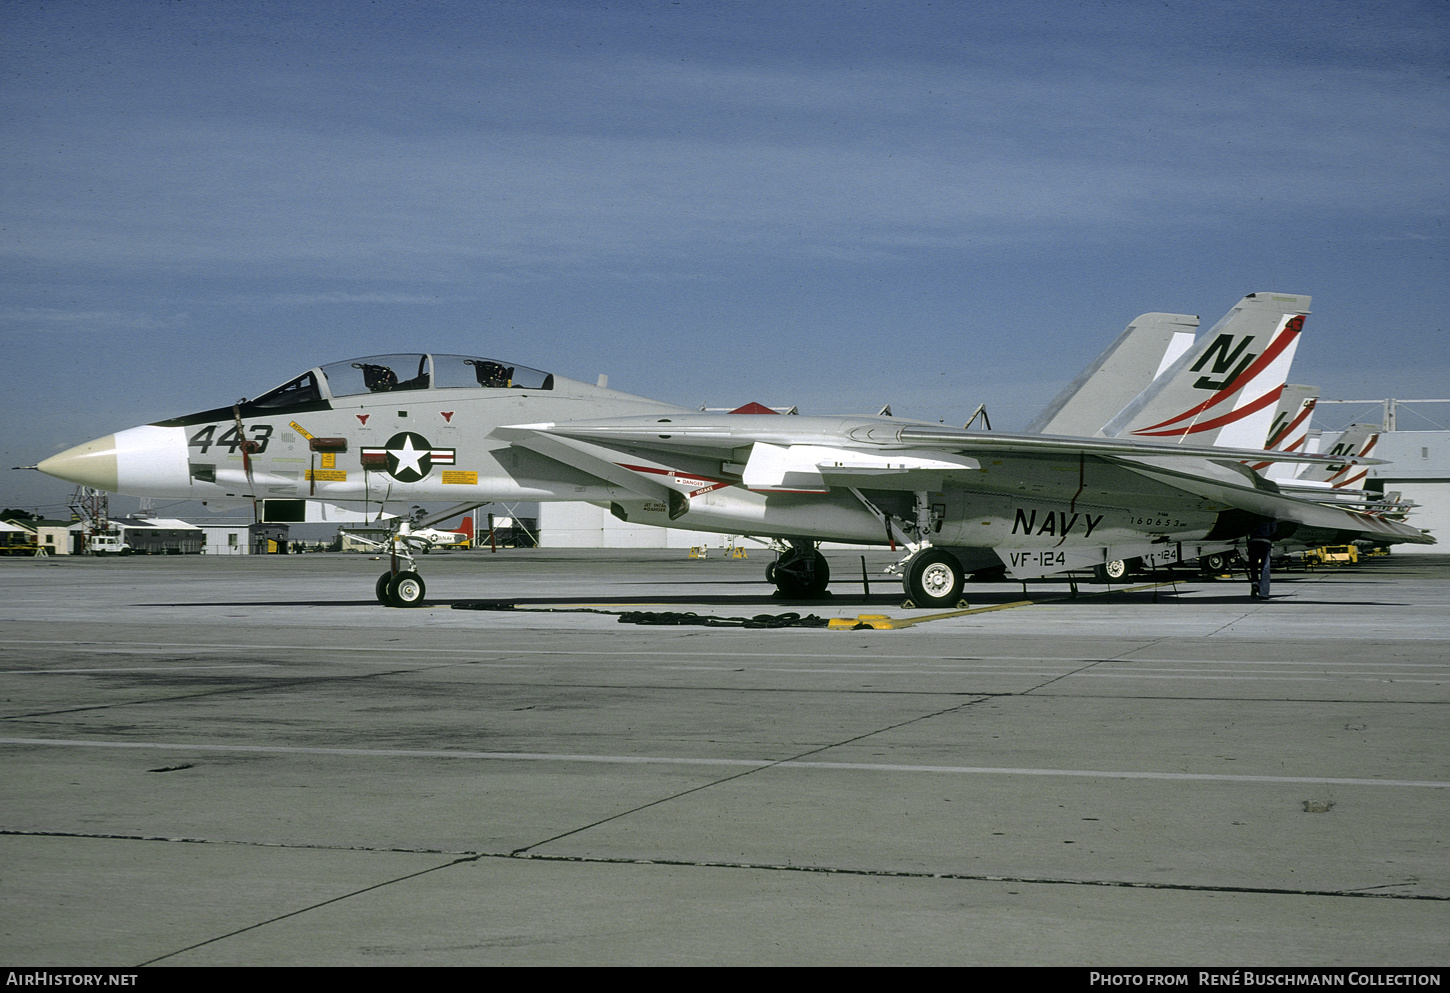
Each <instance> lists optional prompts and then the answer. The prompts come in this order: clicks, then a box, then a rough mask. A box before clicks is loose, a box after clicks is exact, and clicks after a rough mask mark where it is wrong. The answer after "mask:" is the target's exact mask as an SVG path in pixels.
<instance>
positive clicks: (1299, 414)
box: [1250, 386, 1319, 480]
mask: <svg viewBox="0 0 1450 993" xmlns="http://www.w3.org/2000/svg"><path fill="white" fill-rule="evenodd" d="M1318 401H1319V387H1317V386H1285V387H1284V392H1283V394H1282V395H1281V396H1280V397H1279V405H1278V407H1276V408H1275V409H1274V419H1273V421H1272V422H1271V423H1270V424H1269V436H1268V437H1267V438H1266V439H1264V447H1265V448H1267V449H1269V450H1271V451H1275V452H1303V451H1306V450H1307V449H1306V447H1305V446H1306V445H1307V444H1308V443H1309V421H1310V420H1311V419H1312V417H1313V414H1314V405H1315V404H1316V403H1317V402H1318ZM1250 468H1252V469H1253V470H1254V471H1256V472H1262V473H1264V475H1266V476H1268V477H1269V478H1270V479H1274V480H1281V479H1282V480H1287V479H1292V478H1293V476H1294V473H1295V471H1297V470H1298V469H1299V468H1300V467H1299V466H1297V465H1295V464H1294V463H1292V462H1255V463H1253V464H1252V465H1251V466H1250Z"/></svg>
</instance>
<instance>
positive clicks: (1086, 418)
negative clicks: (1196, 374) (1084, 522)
mask: <svg viewBox="0 0 1450 993" xmlns="http://www.w3.org/2000/svg"><path fill="white" fill-rule="evenodd" d="M1197 329H1198V318H1197V317H1195V316H1193V315H1192V314H1143V315H1141V316H1139V317H1138V318H1136V319H1135V320H1134V321H1133V323H1131V324H1129V325H1128V327H1127V329H1126V330H1124V331H1123V333H1122V334H1120V335H1118V337H1117V338H1116V339H1115V340H1114V341H1113V343H1112V344H1111V345H1109V346H1108V347H1107V348H1106V349H1105V350H1104V351H1103V353H1102V354H1101V355H1099V356H1098V357H1097V358H1096V359H1094V360H1093V362H1092V364H1090V365H1089V366H1088V367H1087V368H1086V369H1084V370H1083V371H1082V372H1081V373H1080V374H1079V375H1078V377H1077V378H1076V379H1074V380H1073V381H1072V382H1071V383H1069V384H1068V385H1067V388H1066V389H1064V390H1063V391H1062V392H1061V393H1059V394H1058V395H1057V396H1056V397H1054V398H1053V400H1052V402H1051V403H1049V404H1048V405H1047V406H1046V407H1045V408H1044V409H1043V411H1042V413H1040V414H1038V415H1037V417H1036V418H1035V419H1034V420H1033V421H1032V423H1031V424H1029V425H1027V432H1028V433H1029V434H1057V435H1072V436H1077V437H1083V438H1090V437H1092V436H1093V435H1096V434H1099V433H1100V431H1101V429H1102V426H1103V425H1104V424H1106V423H1108V421H1109V420H1111V419H1112V417H1113V415H1114V414H1116V413H1117V412H1118V411H1120V410H1122V409H1123V408H1124V407H1125V406H1127V404H1128V402H1129V401H1131V400H1132V399H1133V398H1134V397H1136V396H1137V395H1138V394H1139V393H1141V392H1142V391H1143V390H1144V389H1146V388H1147V386H1148V384H1149V383H1151V382H1153V380H1154V378H1155V377H1157V376H1158V375H1159V374H1160V373H1162V372H1163V371H1164V370H1165V369H1168V368H1170V367H1171V366H1172V365H1173V363H1174V362H1175V361H1176V360H1177V359H1178V357H1179V356H1180V355H1182V354H1183V353H1184V352H1186V351H1188V349H1190V348H1192V347H1193V336H1194V333H1195V332H1196V331H1197Z"/></svg>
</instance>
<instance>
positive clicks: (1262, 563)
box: [1249, 520, 1275, 600]
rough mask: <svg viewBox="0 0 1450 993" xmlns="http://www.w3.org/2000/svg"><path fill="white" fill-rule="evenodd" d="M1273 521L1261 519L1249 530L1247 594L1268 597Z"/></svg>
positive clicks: (1258, 598)
mask: <svg viewBox="0 0 1450 993" xmlns="http://www.w3.org/2000/svg"><path fill="white" fill-rule="evenodd" d="M1274 530H1275V522H1274V521H1268V520H1266V521H1263V522H1261V523H1259V524H1256V525H1254V529H1253V530H1252V531H1250V532H1249V596H1251V597H1253V598H1254V599H1255V600H1267V599H1269V558H1270V553H1271V552H1272V551H1273V549H1274Z"/></svg>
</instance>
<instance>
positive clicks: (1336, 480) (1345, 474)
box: [1296, 424, 1384, 490]
mask: <svg viewBox="0 0 1450 993" xmlns="http://www.w3.org/2000/svg"><path fill="white" fill-rule="evenodd" d="M1383 430H1384V428H1383V427H1381V426H1380V425H1378V424H1351V425H1350V426H1349V427H1347V428H1345V429H1344V432H1343V433H1342V434H1341V435H1340V436H1339V437H1338V438H1336V439H1334V444H1333V445H1331V446H1330V447H1329V449H1328V451H1324V452H1321V454H1323V455H1355V456H1365V455H1369V454H1370V453H1371V452H1372V451H1374V447H1375V445H1377V444H1378V443H1379V440H1380V432H1382V431H1383ZM1367 475H1369V467H1368V466H1364V465H1351V464H1350V463H1347V462H1345V463H1340V464H1339V465H1330V466H1324V465H1311V466H1307V467H1306V468H1305V469H1304V471H1303V472H1301V473H1300V474H1299V478H1298V480H1296V482H1301V483H1328V484H1329V486H1331V487H1332V488H1334V489H1336V490H1340V489H1356V488H1358V487H1359V485H1360V484H1361V483H1363V482H1364V479H1365V477H1366V476H1367Z"/></svg>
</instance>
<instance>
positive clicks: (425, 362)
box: [250, 354, 554, 409]
mask: <svg viewBox="0 0 1450 993" xmlns="http://www.w3.org/2000/svg"><path fill="white" fill-rule="evenodd" d="M553 388H554V375H553V373H549V372H541V371H539V370H538V369H530V368H529V367H528V366H521V365H510V364H509V363H507V362H500V361H498V360H497V359H486V358H480V357H477V356H471V355H431V354H402V355H369V356H367V357H366V358H361V359H351V360H348V361H345V362H333V363H331V364H329V365H325V366H322V367H320V368H317V369H309V370H308V371H307V372H304V373H303V374H302V375H300V376H298V377H297V378H296V379H293V380H291V381H290V382H287V383H283V384H282V385H281V386H279V387H277V388H276V389H275V390H270V391H268V392H267V393H264V394H262V395H261V396H259V397H257V399H255V400H253V401H252V402H251V404H250V406H253V407H259V408H262V409H274V408H278V407H292V406H296V405H298V404H305V403H318V402H320V401H323V400H327V399H336V398H339V397H350V396H359V395H362V394H368V393H398V392H402V391H405V390H453V389H473V390H477V389H490V390H506V389H515V390H552V389H553Z"/></svg>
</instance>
